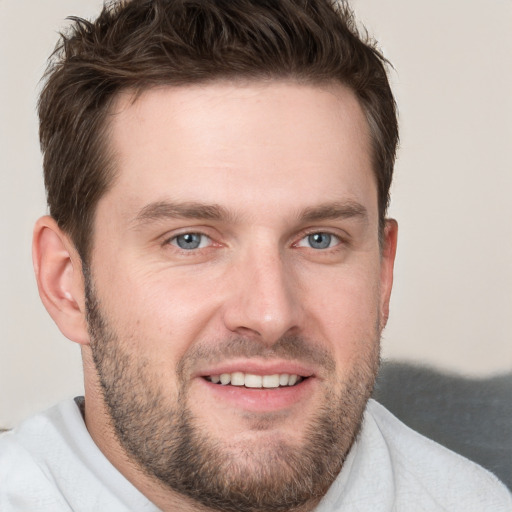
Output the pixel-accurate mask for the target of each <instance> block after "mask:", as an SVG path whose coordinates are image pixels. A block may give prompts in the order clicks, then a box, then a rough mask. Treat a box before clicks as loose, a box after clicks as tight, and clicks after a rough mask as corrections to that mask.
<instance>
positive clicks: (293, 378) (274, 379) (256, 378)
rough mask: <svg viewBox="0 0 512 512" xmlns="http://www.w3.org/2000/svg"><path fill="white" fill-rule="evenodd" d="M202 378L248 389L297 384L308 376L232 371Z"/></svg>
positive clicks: (213, 382) (221, 384)
mask: <svg viewBox="0 0 512 512" xmlns="http://www.w3.org/2000/svg"><path fill="white" fill-rule="evenodd" d="M203 378H204V379H205V380H207V381H208V382H211V383H212V384H218V385H219V386H238V387H245V388H250V389H277V388H288V387H293V386H297V385H298V384H300V383H301V382H302V381H304V380H305V379H307V378H308V377H306V376H302V375H298V374H289V373H275V374H271V375H257V374H254V373H245V372H232V373H221V374H219V375H206V376H205V377H203Z"/></svg>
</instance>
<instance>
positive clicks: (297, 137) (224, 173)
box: [105, 82, 377, 215]
mask: <svg viewBox="0 0 512 512" xmlns="http://www.w3.org/2000/svg"><path fill="white" fill-rule="evenodd" d="M111 119H112V122H111V130H110V136H111V140H110V144H111V149H112V151H113V154H114V158H115V164H116V167H117V177H116V180H115V183H114V186H113V187H112V189H111V190H110V191H109V192H108V193H107V197H106V198H105V199H110V200H115V199H116V197H117V198H118V199H120V198H121V197H122V208H124V209H126V215H129V214H130V212H129V210H134V209H140V208H141V207H143V206H144V205H145V204H147V203H148V202H154V201H158V200H167V199H169V198H170V199H172V200H174V201H196V202H206V203H216V204H224V203H228V204H227V206H228V207H233V208H234V209H237V208H238V209H239V210H240V212H243V211H244V210H247V209H248V208H249V206H253V207H254V208H258V209H259V210H261V209H265V208H269V207H270V208H275V206H276V204H279V205H280V206H281V207H283V208H284V207H285V206H286V205H288V204H289V206H290V207H291V206H292V205H293V204H295V205H296V206H297V207H298V208H303V207H308V206H310V204H308V203H315V202H319V201H323V202H325V201H338V200H345V199H349V200H356V201H359V202H362V201H366V202H369V203H370V204H365V207H366V208H367V209H368V210H370V211H371V210H372V209H374V208H375V211H376V205H377V199H376V186H375V179H374V177H373V172H372V167H371V155H370V142H369V141H370V135H369V129H368V125H367V122H366V119H365V116H364V114H363V111H362V109H361V107H360V105H359V102H358V101H357V99H356V97H355V95H354V94H353V93H352V92H351V91H350V90H349V89H347V88H345V87H343V86H342V85H339V84H336V85H333V84H331V85H325V86H317V85H304V84H298V83H293V82H292V83H290V82H265V83H263V82H256V83H246V84H237V83H225V82H219V83H213V84H208V85H194V86H183V87H159V88H154V89H150V90H147V91H145V92H143V93H142V94H141V95H139V96H138V97H136V98H135V99H134V96H133V95H132V94H129V93H125V94H123V95H122V96H120V97H119V98H118V101H117V103H116V105H115V108H114V111H113V116H112V118H111Z"/></svg>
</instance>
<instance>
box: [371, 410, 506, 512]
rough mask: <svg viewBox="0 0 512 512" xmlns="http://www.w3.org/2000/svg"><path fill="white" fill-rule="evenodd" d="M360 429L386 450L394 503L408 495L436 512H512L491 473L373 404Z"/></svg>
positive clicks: (502, 490) (497, 481)
mask: <svg viewBox="0 0 512 512" xmlns="http://www.w3.org/2000/svg"><path fill="white" fill-rule="evenodd" d="M364 428H365V429H366V433H365V435H366V437H367V438H368V440H369V441H370V442H371V440H373V442H375V441H376V440H377V442H378V440H379V439H380V440H382V441H384V443H385V445H386V449H387V453H388V457H389V464H390V466H391V468H392V471H393V476H394V479H395V482H394V484H395V489H396V499H397V500H398V501H400V500H402V501H403V500H406V499H408V500H410V497H411V494H410V493H411V491H413V492H414V495H416V496H418V498H419V497H420V496H423V497H424V500H425V501H426V502H431V503H433V504H435V503H437V506H438V507H439V510H450V511H451V510H457V511H458V510H460V511H463V510H464V511H466V512H468V511H475V512H476V511H480V510H493V511H496V512H498V511H504V512H510V511H511V510H512V497H511V495H510V493H509V491H508V490H507V488H506V487H505V486H504V485H503V484H502V483H501V482H500V481H499V480H498V479H497V478H496V477H495V476H494V475H493V474H491V473H490V472H488V471H487V470H485V469H483V468H482V467H480V466H479V465H477V464H475V463H473V462H472V461H470V460H468V459H466V458H464V457H462V456H460V455H458V454H456V453H454V452H452V451H450V450H448V449H447V448H445V447H443V446H441V445H440V444H438V443H436V442H434V441H432V440H430V439H427V438H426V437H424V436H422V435H421V434H419V433H417V432H415V431H414V430H412V429H410V428H409V427H407V426H406V425H404V424H403V423H402V422H401V421H400V420H398V419H397V418H396V417H395V416H393V415H392V414H391V413H390V412H389V411H388V410H387V409H385V408H384V407H383V406H382V405H380V404H379V403H377V402H375V401H373V400H370V402H369V403H368V408H367V413H366V417H365V427H364ZM420 510H423V509H420ZM425 510H431V509H430V508H426V509H425ZM432 510H434V508H432Z"/></svg>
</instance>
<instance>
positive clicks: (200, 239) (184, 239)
mask: <svg viewBox="0 0 512 512" xmlns="http://www.w3.org/2000/svg"><path fill="white" fill-rule="evenodd" d="M210 242H211V240H210V238H209V237H207V236H206V235H203V234H202V233H183V234H181V235H177V236H175V237H174V238H171V240H169V243H170V244H171V245H175V246H176V247H179V248H180V249H183V250H185V251H191V250H193V249H202V248H203V247H207V246H208V245H210Z"/></svg>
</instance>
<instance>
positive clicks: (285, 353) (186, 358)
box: [176, 335, 336, 377]
mask: <svg viewBox="0 0 512 512" xmlns="http://www.w3.org/2000/svg"><path fill="white" fill-rule="evenodd" d="M234 358H247V359H250V358H259V359H285V360H286V359H287V360H293V361H302V362H304V363H309V364H313V365H315V366H318V367H321V368H322V369H323V370H324V371H327V372H329V373H331V372H334V371H335V370H336V363H335V361H334V358H333V356H332V355H331V353H330V352H329V351H328V350H327V349H326V348H325V347H322V346H320V345H319V344H318V343H315V342H313V341H311V340H308V339H306V338H305V337H303V336H290V335H288V336H283V337H282V338H279V339H278V340H277V341H276V342H275V343H274V344H273V345H270V346H269V345H266V344H264V343H262V342H260V341H258V340H257V339H254V338H246V337H242V336H238V337H234V338H230V339H226V340H221V341H217V342H200V343H197V344H195V345H194V346H192V347H191V348H190V349H189V350H188V351H187V352H186V353H185V354H184V355H183V357H182V358H181V360H180V362H179V363H178V366H177V369H176V370H177V373H178V375H179V376H181V377H183V376H184V375H186V373H187V371H189V370H190V369H191V368H193V367H195V366H197V365H198V364H202V363H218V362H221V361H224V360H226V359H234Z"/></svg>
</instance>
